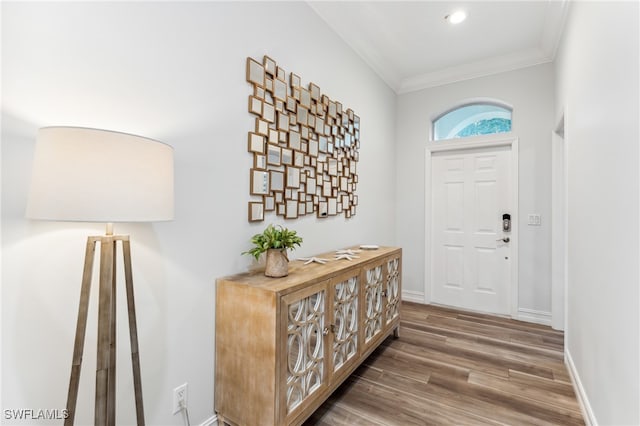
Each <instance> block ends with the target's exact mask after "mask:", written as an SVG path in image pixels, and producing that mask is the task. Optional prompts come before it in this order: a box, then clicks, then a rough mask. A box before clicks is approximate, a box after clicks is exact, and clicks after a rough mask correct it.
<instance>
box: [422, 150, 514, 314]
mask: <svg viewBox="0 0 640 426" xmlns="http://www.w3.org/2000/svg"><path fill="white" fill-rule="evenodd" d="M431 159H432V163H431V173H432V177H431V182H432V188H431V194H432V200H431V205H432V215H431V217H432V232H431V235H432V248H431V253H432V256H433V257H432V262H431V267H432V280H431V283H432V288H431V290H432V291H431V296H432V301H433V302H434V303H438V304H443V305H448V306H455V307H459V308H463V309H470V310H474V311H481V312H487V313H496V314H510V313H511V246H512V244H511V243H512V241H511V238H513V237H512V234H513V233H512V232H505V231H503V215H504V214H510V215H511V218H512V219H514V216H515V215H514V209H513V203H514V201H513V200H512V196H511V194H512V191H511V189H512V188H511V185H512V180H511V173H512V168H511V147H509V146H500V147H491V148H480V149H468V150H462V151H448V152H434V153H433V154H432V157H431Z"/></svg>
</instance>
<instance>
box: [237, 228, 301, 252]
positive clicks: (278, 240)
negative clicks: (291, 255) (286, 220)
mask: <svg viewBox="0 0 640 426" xmlns="http://www.w3.org/2000/svg"><path fill="white" fill-rule="evenodd" d="M251 242H252V243H253V244H254V247H253V248H252V249H251V250H247V251H245V252H243V253H242V254H250V255H251V256H253V257H255V258H256V260H258V258H259V257H260V255H261V254H262V253H265V252H266V251H267V250H269V249H283V250H284V251H285V255H286V250H291V249H293V248H294V247H295V246H300V243H302V238H300V237H299V236H298V233H297V232H296V231H291V230H289V229H287V228H283V227H282V226H280V225H278V226H273V225H269V226H267V228H266V229H265V230H264V231H263V232H262V234H256V235H254V236H253V237H252V238H251Z"/></svg>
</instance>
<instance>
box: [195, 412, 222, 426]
mask: <svg viewBox="0 0 640 426" xmlns="http://www.w3.org/2000/svg"><path fill="white" fill-rule="evenodd" d="M199 426H218V416H216V415H215V414H214V415H213V416H211V417H209V418H208V419H207V420H205V421H204V422H202V423H200V425H199Z"/></svg>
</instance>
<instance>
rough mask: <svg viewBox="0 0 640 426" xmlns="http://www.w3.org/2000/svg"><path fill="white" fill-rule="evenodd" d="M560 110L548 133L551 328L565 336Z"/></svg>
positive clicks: (565, 183) (565, 186)
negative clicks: (549, 158)
mask: <svg viewBox="0 0 640 426" xmlns="http://www.w3.org/2000/svg"><path fill="white" fill-rule="evenodd" d="M565 123H566V111H563V112H562V114H561V116H560V118H559V119H558V122H557V124H556V128H555V130H554V131H553V132H552V133H551V327H553V328H554V329H556V330H564V332H565V338H566V336H567V302H568V297H567V283H568V267H567V260H568V256H569V252H568V241H569V234H568V231H569V224H568V219H567V218H568V212H569V204H568V196H569V179H568V175H567V173H568V169H569V166H568V164H569V151H568V145H567V142H568V139H567V133H566V126H565Z"/></svg>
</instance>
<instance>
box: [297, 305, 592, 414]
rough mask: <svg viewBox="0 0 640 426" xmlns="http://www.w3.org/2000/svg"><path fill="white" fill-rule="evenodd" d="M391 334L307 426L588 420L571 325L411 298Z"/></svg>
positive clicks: (403, 306) (404, 306)
mask: <svg viewBox="0 0 640 426" xmlns="http://www.w3.org/2000/svg"><path fill="white" fill-rule="evenodd" d="M401 315H402V316H401V318H402V322H401V326H400V338H398V339H392V338H389V339H387V341H385V342H384V343H383V344H382V345H381V346H380V347H379V348H378V349H377V350H376V351H375V352H374V353H373V354H372V355H371V356H370V357H369V358H368V359H367V360H366V361H365V363H364V364H363V365H362V366H361V367H360V368H358V369H357V370H356V371H355V372H354V374H352V375H351V376H350V377H349V378H348V379H347V380H346V381H345V383H344V384H343V385H342V386H341V387H340V388H338V389H337V390H336V391H335V392H334V394H333V395H332V396H331V397H330V398H329V399H328V400H327V401H326V402H325V403H324V404H323V405H322V406H321V407H320V408H319V409H318V410H317V411H316V412H315V413H314V414H313V415H312V416H311V417H310V418H309V420H307V422H306V423H305V425H307V426H311V425H331V426H336V425H385V426H391V425H402V426H405V425H505V424H506V425H544V424H556V425H584V421H583V419H582V415H581V412H580V407H579V405H578V402H577V400H576V397H575V394H574V391H573V387H572V385H571V379H570V378H569V375H568V373H567V369H566V367H565V365H564V362H563V333H562V332H558V331H555V330H552V329H551V328H549V327H545V326H541V325H537V324H530V323H526V322H521V321H514V320H510V319H505V318H500V317H494V316H490V315H482V314H473V313H468V312H463V311H457V310H452V309H446V308H442V307H436V306H430V305H420V304H414V303H407V302H403V304H402V314H401Z"/></svg>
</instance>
